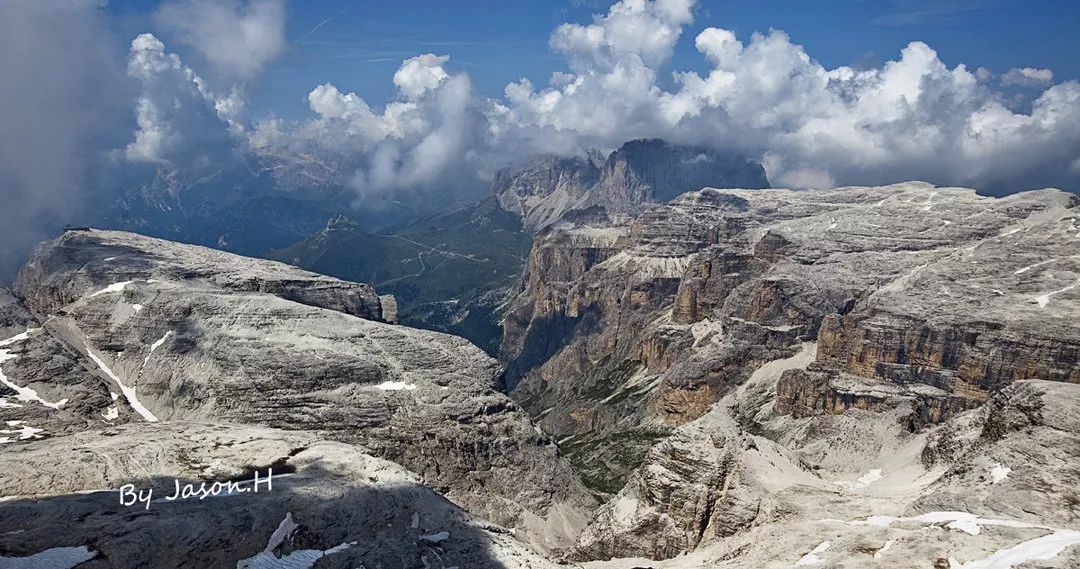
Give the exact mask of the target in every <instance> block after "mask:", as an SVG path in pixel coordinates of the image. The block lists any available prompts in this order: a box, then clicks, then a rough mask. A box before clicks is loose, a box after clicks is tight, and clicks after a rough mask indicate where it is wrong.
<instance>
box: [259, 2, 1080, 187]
mask: <svg viewBox="0 0 1080 569" xmlns="http://www.w3.org/2000/svg"><path fill="white" fill-rule="evenodd" d="M694 8H695V6H694V3H693V1H692V0H622V1H620V2H617V3H615V4H614V5H613V6H611V8H610V9H609V10H608V11H607V12H606V13H604V14H601V15H597V16H595V17H594V18H593V20H592V22H591V23H587V24H577V23H568V24H563V25H560V26H558V27H557V28H556V29H555V30H554V31H553V33H552V35H551V39H550V45H551V48H552V50H553V51H554V52H556V53H558V54H561V55H562V56H564V57H565V59H566V64H567V69H565V70H563V71H559V72H556V73H554V74H553V75H552V77H551V78H550V79H549V80H548V81H547V82H546V84H543V85H537V84H534V83H533V81H531V80H529V79H524V78H523V79H521V80H519V81H516V82H514V83H511V84H509V85H507V86H506V88H505V89H504V93H503V95H502V96H501V97H498V98H493V99H488V98H484V97H479V96H477V95H476V94H475V93H473V91H472V89H471V85H470V84H469V81H468V77H467V76H466V75H465V74H464V73H456V72H451V71H449V70H448V69H447V67H446V66H447V64H448V62H449V61H452V60H448V58H447V57H446V56H445V55H435V54H427V55H422V56H419V57H415V58H411V59H409V60H406V61H405V62H404V63H403V64H402V66H401V67H400V69H399V70H398V71H397V73H395V74H394V77H393V80H394V84H395V85H396V86H397V88H398V97H397V99H396V100H394V101H392V102H390V103H389V104H387V105H385V106H382V107H380V108H375V107H372V106H370V105H369V104H368V103H367V102H366V101H364V99H363V98H362V97H360V96H359V95H357V94H355V93H347V94H343V93H341V92H340V91H339V90H338V89H337V88H335V87H334V86H333V85H329V84H327V85H322V86H319V87H316V88H315V89H314V90H313V91H312V92H311V93H310V95H309V97H308V100H309V105H310V107H311V110H312V112H313V113H314V114H315V118H313V119H310V120H307V121H300V122H294V123H287V122H283V121H267V122H265V123H263V124H260V125H259V126H258V128H257V129H256V130H255V132H253V133H252V134H251V136H250V140H251V142H252V144H253V146H254V147H256V148H262V149H267V148H284V147H294V148H295V147H297V146H299V147H304V148H312V147H315V146H321V147H322V148H335V149H338V150H339V151H342V152H346V151H347V152H349V153H351V154H352V155H353V156H354V157H355V158H356V160H357V162H358V164H359V166H358V172H359V173H358V174H357V177H356V180H357V186H358V187H359V188H361V190H362V192H365V193H364V195H366V196H370V195H372V192H375V193H387V192H392V191H393V190H395V189H400V188H415V187H417V186H423V185H424V184H431V183H443V182H445V181H446V180H447V179H449V178H450V177H451V176H450V173H451V172H458V173H462V172H464V173H466V174H468V175H469V176H471V177H472V179H480V178H485V177H489V176H490V175H491V172H492V171H493V170H494V169H495V168H497V167H499V166H502V165H504V164H506V163H508V162H513V161H519V160H521V159H522V158H523V157H526V156H528V155H531V154H534V153H537V152H557V153H566V152H573V151H575V150H580V149H584V148H586V147H598V148H601V149H605V150H608V149H612V148H614V147H616V146H618V145H619V144H621V143H622V142H624V141H626V140H629V139H633V138H639V137H662V138H667V139H670V140H673V141H675V142H683V143H693V144H704V145H709V146H713V147H716V148H719V149H721V150H729V151H731V152H735V153H739V154H743V155H746V156H748V157H750V158H754V159H759V160H761V161H762V162H763V163H764V164H765V166H766V170H767V172H768V174H769V176H770V179H771V180H772V181H773V182H774V184H777V185H787V186H793V187H826V186H833V185H846V184H879V183H888V182H894V181H900V180H908V179H922V180H927V181H931V182H936V183H941V184H957V185H968V186H974V187H977V188H981V189H984V190H987V191H994V192H1002V191H1016V190H1020V189H1026V188H1031V187H1036V186H1043V185H1056V186H1064V187H1067V188H1071V189H1076V187H1077V182H1078V180H1080V172H1078V169H1077V167H1076V165H1077V164H1080V128H1078V127H1080V104H1078V101H1080V84H1078V83H1077V82H1075V81H1068V82H1064V83H1059V84H1053V83H1052V81H1053V75H1052V73H1050V72H1049V70H1039V69H1023V70H1013V71H1010V72H1008V73H1006V74H1005V75H1004V76H1002V77H1001V78H1000V79H1001V81H1000V82H994V81H993V77H994V76H993V74H992V73H991V72H990V71H988V70H985V69H977V70H975V71H971V70H969V69H968V68H967V67H966V66H965V65H963V64H960V65H955V66H952V67H950V66H948V65H946V64H945V63H944V62H943V61H942V60H941V59H940V58H939V56H938V54H937V52H936V51H934V49H933V48H932V47H931V46H929V45H927V44H925V43H922V42H912V43H910V44H909V45H907V46H906V47H905V48H904V49H903V50H901V52H900V53H899V54H897V56H896V57H895V58H893V59H892V60H890V61H887V62H885V63H884V64H882V65H880V66H877V67H873V68H865V67H855V66H840V67H836V68H826V67H825V66H823V65H822V64H820V63H819V62H817V61H816V60H815V59H814V58H813V57H812V55H811V54H809V53H807V52H806V51H805V50H804V49H803V47H802V46H800V45H799V44H798V43H797V42H796V41H794V40H793V39H792V38H791V37H789V36H788V35H787V34H786V33H784V32H783V31H780V30H770V31H768V32H767V33H755V34H753V35H751V36H749V37H741V38H740V37H738V36H736V34H734V33H733V32H732V31H730V30H726V29H722V28H717V27H710V28H706V29H704V30H703V31H701V32H700V33H698V34H697V35H696V36H695V37H694V39H693V45H694V46H695V48H696V49H697V51H698V52H699V53H700V54H701V55H700V56H701V58H702V61H703V62H704V63H705V64H706V66H707V67H706V69H705V71H703V72H699V71H681V70H668V69H667V67H668V66H669V64H670V61H671V56H672V53H673V52H674V49H675V47H676V45H677V43H678V42H679V41H680V38H681V37H682V36H683V33H684V31H686V30H687V28H688V26H690V25H691V24H692V23H693V19H694ZM668 78H670V79H671V80H670V81H669V80H667V79H668ZM1019 78H1023V81H1025V84H1028V85H1041V86H1042V87H1043V88H1044V89H1043V91H1042V92H1041V93H1036V94H1034V95H1033V98H1032V99H1029V100H1028V104H1026V105H1017V104H1015V99H1012V98H1010V97H1012V96H1013V95H1010V96H1009V97H1007V96H1006V95H1005V94H1003V93H1001V92H999V91H997V90H995V86H1000V85H1001V84H1004V83H1008V82H1010V81H1014V80H1016V81H1019V80H1020V79H1019ZM1019 107H1023V109H1024V110H1022V111H1017V110H1015V109H1016V108H1019ZM346 149H347V150H346Z"/></svg>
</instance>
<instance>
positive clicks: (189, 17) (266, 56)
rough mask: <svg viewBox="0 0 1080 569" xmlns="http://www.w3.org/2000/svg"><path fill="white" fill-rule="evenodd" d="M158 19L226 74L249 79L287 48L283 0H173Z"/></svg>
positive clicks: (163, 9) (159, 12)
mask: <svg viewBox="0 0 1080 569" xmlns="http://www.w3.org/2000/svg"><path fill="white" fill-rule="evenodd" d="M156 19H157V21H158V24H159V25H160V26H162V27H163V28H165V29H166V30H168V31H170V32H172V33H173V34H175V35H176V37H177V38H178V39H179V40H180V41H181V42H183V43H184V44H186V45H189V46H191V47H193V48H195V50H196V51H198V52H199V54H201V55H202V57H203V58H205V59H206V61H207V62H209V63H210V65H212V66H213V67H214V68H215V70H216V71H217V72H219V73H221V74H223V75H225V76H227V77H233V78H239V79H251V78H253V77H254V76H255V75H257V74H258V73H259V72H260V71H261V70H262V68H263V66H264V65H265V64H266V63H267V62H269V61H270V60H272V59H274V58H275V57H277V56H278V54H280V53H281V51H282V50H283V49H285V2H284V0H250V1H247V2H241V1H239V0H175V1H172V2H167V3H165V4H163V5H162V6H161V7H160V8H159V9H158V11H157V14H156Z"/></svg>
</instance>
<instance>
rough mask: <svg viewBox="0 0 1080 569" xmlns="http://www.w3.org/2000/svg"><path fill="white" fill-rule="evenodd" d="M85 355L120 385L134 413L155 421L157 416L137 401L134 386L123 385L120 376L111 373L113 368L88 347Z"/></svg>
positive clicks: (137, 397) (152, 421)
mask: <svg viewBox="0 0 1080 569" xmlns="http://www.w3.org/2000/svg"><path fill="white" fill-rule="evenodd" d="M86 355H88V356H90V359H92V360H94V363H96V364H97V365H98V367H99V368H101V371H103V372H105V375H107V376H109V378H110V379H112V380H113V381H115V382H116V385H117V386H119V387H120V392H121V393H123V394H124V397H125V398H126V399H127V402H128V405H131V408H132V409H134V410H135V412H136V413H138V414H139V415H142V418H143V419H146V420H147V421H149V422H151V423H156V422H157V420H158V418H157V417H155V416H154V414H153V413H151V412H150V410H149V409H147V408H146V407H144V406H143V404H142V403H140V402H139V396H138V394H136V393H135V388H134V387H128V386H126V385H124V382H122V381H120V378H119V377H117V375H116V374H115V373H113V370H112V369H110V368H109V366H107V365H105V362H103V361H101V358H99V357H97V354H95V353H94V351H93V350H91V349H90V348H86Z"/></svg>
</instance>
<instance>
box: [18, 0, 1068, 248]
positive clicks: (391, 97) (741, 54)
mask: <svg viewBox="0 0 1080 569" xmlns="http://www.w3.org/2000/svg"><path fill="white" fill-rule="evenodd" d="M1078 24H1080V3H1078V2H1064V1H1049V0H1032V1H1026V2H1019V1H1013V0H986V1H975V0H886V1H870V0H836V1H832V2H827V1H824V0H822V1H814V2H807V1H795V0H778V1H770V2H765V1H727V0H696V1H695V0H619V1H617V2H615V1H599V0H565V1H555V2H547V1H543V2H541V1H523V0H502V1H498V2H496V1H483V0H470V1H462V2H435V1H419V0H395V1H394V2H389V3H388V2H382V1H380V2H345V1H344V0H323V1H319V0H307V1H304V0H159V1H153V2H151V1H147V0H108V1H104V0H4V1H3V2H0V124H2V125H4V128H3V129H0V203H2V204H3V209H2V210H0V242H2V243H4V244H5V247H3V248H0V267H2V266H4V265H5V263H7V264H9V265H10V264H11V262H12V261H11V256H12V254H11V253H9V252H10V251H17V252H18V253H17V255H16V256H21V255H22V254H23V251H24V250H25V249H26V248H28V247H29V246H30V245H31V244H33V243H35V242H37V241H38V240H40V239H41V238H42V237H44V236H47V235H48V234H49V232H48V231H46V230H44V229H43V228H53V227H55V226H56V223H57V222H60V221H62V220H67V219H74V218H77V217H79V214H80V212H82V211H85V210H86V209H87V208H91V207H97V208H102V207H106V208H107V207H108V205H109V204H110V203H111V202H110V200H111V199H115V198H114V196H115V195H116V193H117V192H118V191H119V190H123V189H124V188H126V187H130V186H133V185H137V184H139V183H140V180H141V181H145V178H146V176H153V175H154V174H155V173H158V174H160V173H162V172H164V173H166V174H170V175H172V176H173V178H171V179H177V180H184V179H187V180H194V179H200V177H204V176H206V175H209V174H211V173H212V172H213V171H214V169H215V168H220V167H221V164H223V163H227V162H230V161H236V160H246V161H247V162H248V163H251V161H252V160H255V161H264V163H265V161H267V160H269V161H271V162H272V163H319V164H326V165H330V166H331V167H332V168H333V169H334V170H336V171H338V172H341V173H342V176H343V179H344V182H343V183H344V184H345V185H346V186H347V187H348V188H349V189H351V190H353V191H354V192H355V195H356V201H357V203H359V204H364V203H377V202H379V201H380V200H387V199H398V198H402V197H404V196H405V195H406V194H409V195H411V196H414V197H415V196H421V195H422V196H427V197H426V198H425V199H428V200H429V201H431V202H432V203H434V204H438V203H439V202H440V199H441V198H445V199H446V201H450V200H451V197H453V196H456V195H457V194H456V192H457V191H458V189H460V188H474V189H475V188H483V187H484V186H485V185H486V184H487V183H488V182H489V181H490V180H491V178H492V177H493V176H494V173H495V172H496V171H497V170H498V169H500V168H503V167H505V166H507V165H512V164H516V163H521V162H522V161H524V160H527V159H528V158H529V157H530V156H534V155H536V154H538V153H558V154H572V153H582V152H584V151H585V149H587V148H597V149H600V150H612V149H614V148H617V147H618V146H619V145H621V144H622V143H623V142H625V141H627V140H631V139H635V138H643V137H650V138H652V137H655V138H664V139H667V140H669V141H672V142H675V143H681V144H693V145H702V146H708V147H711V148H713V149H715V150H718V151H724V152H729V153H731V154H735V155H739V156H743V157H746V158H747V159H750V160H754V161H759V162H761V163H762V164H763V165H764V167H765V169H766V172H767V174H768V176H769V179H770V182H771V183H772V184H773V185H774V186H779V187H793V188H803V189H820V188H829V187H835V186H839V185H878V184H886V183H891V182H898V181H906V180H924V181H929V182H933V183H936V184H941V185H957V186H966V187H973V188H976V189H978V190H979V191H981V192H984V193H991V194H1003V193H1011V192H1016V191H1021V190H1026V189H1033V188H1041V187H1058V188H1062V189H1065V190H1068V191H1073V192H1080V82H1078V78H1080V34H1077V33H1075V31H1076V29H1077V27H1078ZM5 256H6V257H7V258H5Z"/></svg>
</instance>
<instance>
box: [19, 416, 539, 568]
mask: <svg viewBox="0 0 1080 569" xmlns="http://www.w3.org/2000/svg"><path fill="white" fill-rule="evenodd" d="M53 441H55V442H56V443H59V442H60V440H59V439H53ZM63 445H64V447H63V449H62V450H61V449H60V448H59V446H58V445H55V444H54V445H50V444H49V443H48V442H40V443H36V444H24V445H18V446H15V447H14V448H8V449H5V452H4V453H3V454H0V465H2V467H3V472H4V474H3V477H4V487H3V491H4V501H3V502H2V503H0V525H2V526H3V527H4V528H5V531H4V533H3V534H2V535H0V567H48V568H49V569H69V568H71V567H76V566H77V567H78V568H79V569H99V568H101V569H104V568H129V567H131V568H134V567H241V568H259V567H290V568H297V569H300V568H307V567H312V566H313V565H315V564H316V562H317V566H318V567H341V568H346V567H348V568H353V567H433V568H447V567H452V566H458V567H483V568H490V569H509V568H514V569H541V568H543V569H548V568H552V569H553V568H554V567H556V566H555V565H554V564H552V563H550V562H548V561H546V560H544V559H543V558H542V557H541V556H540V555H538V554H537V553H536V552H534V551H532V550H531V549H529V548H528V547H527V546H525V545H524V544H522V543H520V542H518V541H517V540H515V539H514V538H513V537H512V536H510V535H509V534H507V533H506V530H504V529H502V528H499V527H497V526H493V525H492V524H490V523H488V522H485V521H483V520H479V519H477V518H474V517H473V516H471V515H469V514H468V513H466V512H464V511H462V510H461V509H460V508H459V507H458V506H456V505H454V504H453V503H451V502H449V501H447V500H446V499H445V498H443V497H442V496H439V495H438V494H437V493H436V492H434V491H432V490H431V489H430V488H428V487H426V486H424V485H423V484H422V481H421V479H420V477H419V476H417V475H416V474H414V473H412V472H409V471H408V470H406V469H404V468H403V467H401V466H400V465H398V464H395V463H393V462H390V461H387V460H383V459H379V458H375V457H373V456H371V455H370V454H367V453H366V452H365V451H364V450H363V449H362V448H359V447H356V446H353V445H348V444H343V443H339V442H330V441H326V440H323V439H321V438H320V437H318V436H316V435H313V434H311V433H304V432H297V431H283V430H275V429H269V428H265V427H251V426H244V425H235V424H233V425H228V424H206V423H189V422H168V423H160V424H149V423H129V424H125V425H118V426H115V427H107V428H95V429H91V430H87V431H83V432H80V433H77V434H74V435H72V436H70V437H65V438H64V439H63ZM256 473H258V474H259V475H260V476H261V480H258V481H257V480H256V479H255V474H256ZM268 477H271V478H268ZM268 480H269V481H268ZM215 482H223V483H224V485H225V486H226V489H222V487H221V486H218V487H216V488H215V487H214V485H213V484H214V483H215ZM229 482H231V483H233V484H235V485H236V486H235V487H233V488H228V487H227V485H228V483H229ZM128 484H130V485H132V488H131V489H130V490H129V491H130V492H133V493H134V494H132V495H123V496H122V498H121V499H118V497H120V496H121V495H120V494H119V492H118V491H117V490H116V489H119V488H122V487H123V486H124V485H128ZM187 484H193V485H194V486H193V487H194V489H195V490H196V492H199V491H200V490H203V489H205V490H206V494H205V495H203V494H200V493H195V494H194V495H192V496H191V497H187V498H185V497H184V494H183V488H184V487H185V486H186V485H187ZM203 484H206V486H203ZM256 484H258V486H256ZM177 485H179V487H180V488H181V493H180V494H179V499H177V498H176V496H177V487H178V486H177ZM256 490H257V492H256ZM149 492H153V493H152V494H149ZM139 493H141V494H142V495H143V497H145V498H146V499H145V500H141V499H140V498H137V496H139ZM170 498H173V499H172V500H170ZM121 500H122V501H121Z"/></svg>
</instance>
